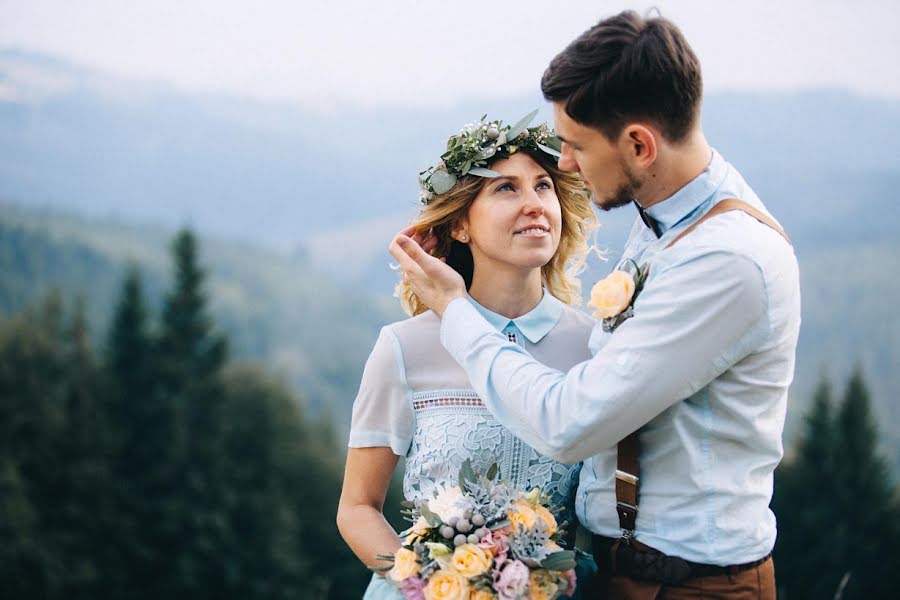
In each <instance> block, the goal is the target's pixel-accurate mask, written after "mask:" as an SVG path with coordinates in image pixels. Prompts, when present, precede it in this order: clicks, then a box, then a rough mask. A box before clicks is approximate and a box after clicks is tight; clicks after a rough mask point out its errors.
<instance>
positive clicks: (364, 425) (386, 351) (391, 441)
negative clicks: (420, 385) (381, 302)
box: [348, 327, 416, 456]
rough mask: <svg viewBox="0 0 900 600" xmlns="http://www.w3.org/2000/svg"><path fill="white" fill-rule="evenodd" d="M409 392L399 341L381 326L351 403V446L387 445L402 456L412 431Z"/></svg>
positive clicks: (412, 415)
mask: <svg viewBox="0 0 900 600" xmlns="http://www.w3.org/2000/svg"><path fill="white" fill-rule="evenodd" d="M411 396H412V392H411V391H410V389H409V386H408V385H407V383H406V369H405V368H404V363H403V352H402V350H401V348H400V342H399V341H398V340H397V337H396V336H395V335H394V333H393V332H392V331H391V330H390V329H389V328H388V327H384V328H383V329H382V330H381V334H380V335H379V336H378V341H377V342H375V348H373V349H372V354H370V355H369V360H368V361H367V362H366V368H365V370H364V371H363V376H362V381H361V382H360V385H359V393H358V394H357V395H356V400H355V401H354V403H353V419H352V422H351V425H350V442H349V444H348V445H349V446H350V447H351V448H371V447H389V448H390V449H391V450H392V451H393V452H394V454H396V455H398V456H405V455H406V453H407V451H408V450H409V446H410V444H411V443H412V439H413V434H414V433H415V422H416V420H415V413H414V412H413V408H412V397H411Z"/></svg>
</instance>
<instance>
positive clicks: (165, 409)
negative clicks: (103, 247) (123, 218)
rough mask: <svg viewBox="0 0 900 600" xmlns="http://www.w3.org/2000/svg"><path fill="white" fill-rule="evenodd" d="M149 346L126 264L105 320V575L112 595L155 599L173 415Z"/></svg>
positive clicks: (170, 480)
mask: <svg viewBox="0 0 900 600" xmlns="http://www.w3.org/2000/svg"><path fill="white" fill-rule="evenodd" d="M154 343H155V342H154V339H153V337H152V334H151V332H150V323H149V315H148V310H147V308H146V304H145V300H144V291H143V282H142V278H141V273H140V270H139V268H138V266H137V265H135V264H132V265H131V266H130V267H129V269H128V271H127V273H126V276H125V279H124V280H123V282H122V288H121V291H120V293H119V299H118V301H117V305H116V309H115V312H114V314H113V317H112V319H111V324H110V329H109V333H108V335H107V344H106V360H105V366H106V374H107V380H108V382H109V388H108V410H109V414H110V420H111V422H112V429H113V446H114V448H115V451H114V454H113V456H114V458H113V466H112V468H113V473H114V478H115V486H114V488H113V491H112V495H113V499H114V500H113V501H114V502H115V505H116V513H117V515H116V516H117V518H116V523H115V531H116V534H115V535H114V536H113V541H114V543H115V545H116V549H117V552H118V555H119V556H120V557H121V563H122V568H121V570H120V571H119V572H114V573H111V574H110V575H109V577H110V579H111V581H110V589H111V590H112V592H113V595H114V596H124V595H129V596H130V597H148V598H149V597H155V596H158V586H160V585H161V583H160V582H162V581H165V580H166V573H167V570H168V563H169V560H170V553H171V546H172V544H173V543H174V542H173V539H172V538H173V537H174V535H175V534H174V531H175V530H177V525H176V523H175V516H174V514H173V511H174V509H173V506H174V504H175V503H176V502H175V497H176V494H177V492H176V491H175V488H176V486H177V472H176V470H175V461H176V456H175V453H174V448H175V445H174V441H175V432H176V413H175V407H174V403H173V402H171V401H170V399H169V398H166V397H164V396H163V395H162V394H161V393H160V390H159V386H158V382H157V377H156V374H157V371H158V369H157V368H156V362H155V360H154V356H155V354H154Z"/></svg>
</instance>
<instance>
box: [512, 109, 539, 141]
mask: <svg viewBox="0 0 900 600" xmlns="http://www.w3.org/2000/svg"><path fill="white" fill-rule="evenodd" d="M537 114H538V109H534V110H533V111H531V112H530V113H528V114H527V115H525V116H524V117H522V118H521V119H520V120H519V122H518V123H516V124H515V125H513V126H512V129H510V130H509V132H508V133H507V134H506V139H508V140H509V141H512V140H514V139H516V136H517V135H519V134H520V133H522V132H523V131H525V128H526V127H528V124H529V123H531V122H532V121H533V120H534V118H535V117H536V116H537Z"/></svg>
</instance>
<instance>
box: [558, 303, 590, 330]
mask: <svg viewBox="0 0 900 600" xmlns="http://www.w3.org/2000/svg"><path fill="white" fill-rule="evenodd" d="M596 324H597V320H596V319H594V317H592V316H591V315H589V314H588V313H587V312H585V311H584V310H583V309H581V308H579V307H576V306H572V305H571V304H563V305H562V315H561V316H560V319H559V323H558V324H557V328H562V329H563V330H565V331H569V332H583V331H585V330H586V331H588V332H590V330H592V329H593V328H594V325H596Z"/></svg>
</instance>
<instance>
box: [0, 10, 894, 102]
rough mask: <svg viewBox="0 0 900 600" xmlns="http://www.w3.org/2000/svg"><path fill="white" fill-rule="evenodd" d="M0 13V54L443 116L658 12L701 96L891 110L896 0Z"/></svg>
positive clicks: (515, 85)
mask: <svg viewBox="0 0 900 600" xmlns="http://www.w3.org/2000/svg"><path fill="white" fill-rule="evenodd" d="M556 5H558V6H562V7H564V8H551V7H552V6H553V4H552V3H550V2H548V1H547V0H539V1H533V0H515V1H510V2H494V1H489V0H479V1H470V0H450V1H443V2H431V1H426V0H391V1H387V0H385V1H383V2H374V1H372V0H368V1H366V0H363V1H349V0H329V1H327V2H299V1H294V2H290V1H283V0H278V1H276V0H257V1H253V2H251V1H246V2H237V1H234V0H154V1H138V0H134V1H124V2H123V1H116V0H89V1H73V0H69V1H53V0H16V1H11V0H0V48H3V47H7V48H8V47H13V48H21V49H25V50H37V51H41V52H44V53H49V54H53V55H57V56H59V57H62V58H64V59H68V60H72V61H74V62H77V63H80V64H83V65H86V66H90V67H96V68H99V69H102V70H106V71H111V72H113V73H115V74H118V75H125V76H128V77H132V78H136V79H154V80H160V81H164V82H167V83H171V84H173V85H175V86H177V87H179V88H183V89H186V90H195V91H217V92H228V93H234V94H237V95H241V96H248V97H254V98H258V99H269V100H288V101H297V102H300V103H302V104H303V105H305V106H306V107H308V108H317V109H322V110H329V109H330V110H333V109H335V107H347V108H360V107H363V108H379V107H385V106H398V105H399V106H403V105H409V106H435V105H449V104H454V103H457V102H459V101H460V100H462V99H468V98H486V97H490V98H496V97H506V96H510V97H512V96H520V95H522V94H523V93H528V92H533V91H534V90H536V89H537V85H538V82H539V80H540V75H541V73H542V72H543V69H544V68H545V67H546V65H547V63H548V62H549V60H550V59H551V58H552V57H553V56H554V55H555V54H556V53H557V52H559V51H560V50H562V49H563V48H564V47H565V46H566V44H567V43H568V42H569V41H570V40H572V39H573V38H574V37H576V36H577V35H578V34H579V33H581V32H582V31H583V30H585V29H586V28H588V27H590V26H591V25H592V24H593V23H595V22H596V21H597V20H599V19H600V18H601V17H604V16H608V15H610V14H613V13H615V12H618V11H619V10H621V9H623V8H635V9H637V10H639V11H641V12H644V11H645V10H646V9H647V8H648V7H650V6H657V7H659V8H660V9H661V11H662V14H663V15H664V16H666V17H668V18H670V19H672V20H674V21H675V22H676V23H677V24H678V25H679V26H680V27H681V28H682V29H683V30H684V32H685V34H686V35H687V38H688V40H689V42H690V43H691V44H692V46H693V47H694V50H695V51H696V52H697V54H698V55H699V57H700V60H701V62H702V65H703V69H704V77H705V81H706V88H707V90H708V91H722V90H796V89H802V88H809V87H821V86H829V87H842V88H847V89H850V90H853V91H856V92H858V93H861V94H865V95H870V96H878V97H887V98H900V75H898V73H900V25H898V22H900V19H898V17H900V2H896V0H893V1H891V0H877V1H864V0H863V1H858V2H845V1H836V0H816V1H811V0H798V1H789V0H785V1H775V0H754V1H743V2H731V1H726V0H719V1H712V0H708V1H696V0H677V1H667V0H660V1H657V2H605V1H604V2H600V1H597V0H594V1H579V2H565V1H563V0H560V1H559V2H557V3H556Z"/></svg>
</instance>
